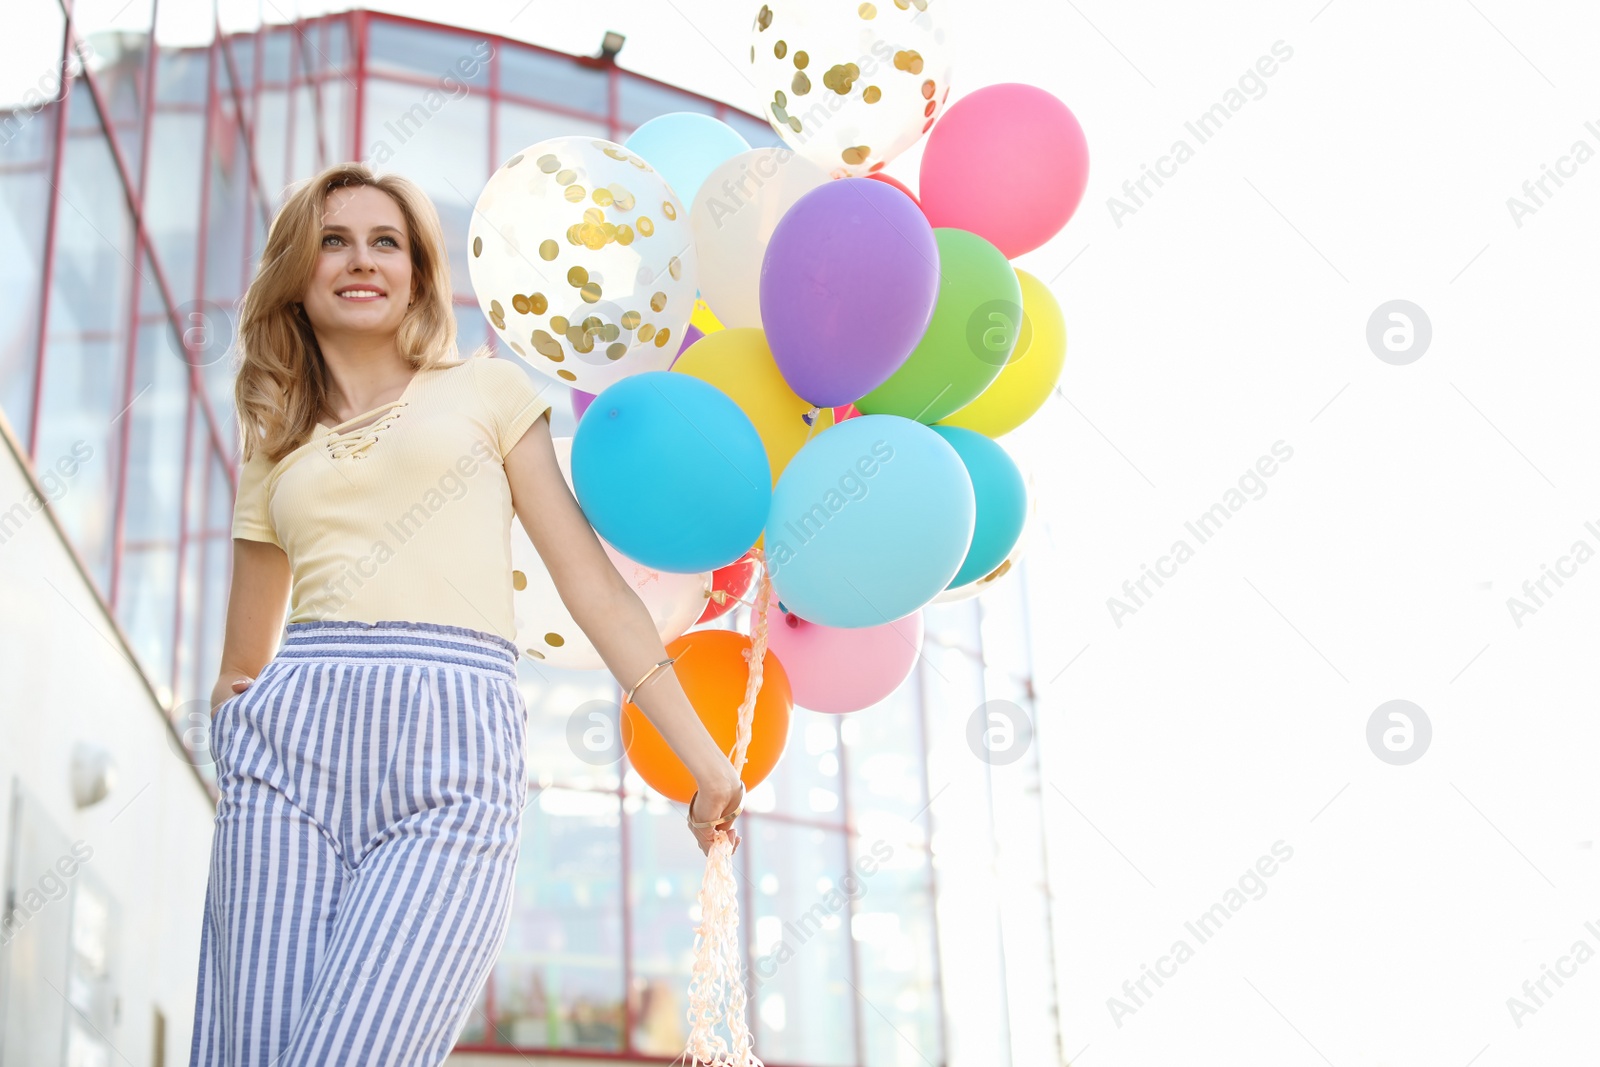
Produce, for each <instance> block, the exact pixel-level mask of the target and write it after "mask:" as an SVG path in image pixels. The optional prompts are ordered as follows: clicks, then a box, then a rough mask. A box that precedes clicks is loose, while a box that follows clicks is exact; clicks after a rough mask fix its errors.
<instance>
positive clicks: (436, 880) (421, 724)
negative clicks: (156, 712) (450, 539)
mask: <svg viewBox="0 0 1600 1067" xmlns="http://www.w3.org/2000/svg"><path fill="white" fill-rule="evenodd" d="M516 657H517V651H516V646H515V645H513V644H512V643H511V642H510V641H507V640H505V639H504V638H501V637H498V636H495V635H493V634H489V633H484V632H480V631H477V630H471V629H466V628H464V627H457V626H445V625H441V624H435V623H418V622H398V621H397V622H378V623H366V622H346V621H323V622H301V623H291V624H289V627H288V630H287V634H286V637H285V639H284V642H283V645H282V647H281V648H280V649H279V651H278V654H277V655H276V656H275V657H274V658H273V659H272V661H271V662H269V663H268V664H267V666H266V667H265V668H264V669H263V670H262V671H261V673H260V675H259V676H258V677H257V678H256V680H255V682H254V684H252V685H251V686H250V688H249V689H247V690H245V691H244V692H243V693H241V694H239V695H237V696H235V697H232V698H230V699H229V700H227V701H225V702H224V703H223V704H222V705H221V706H220V707H219V708H218V709H217V713H216V716H215V718H214V719H213V722H212V729H211V755H212V757H213V759H214V760H215V761H216V771H217V784H218V787H219V789H220V791H221V798H220V800H219V801H218V804H217V814H216V827H215V835H214V837H213V842H212V852H211V870H210V876H209V880H208V883H207V886H206V902H205V916H204V923H203V926H202V928H201V939H200V973H199V983H198V986H199V988H198V991H197V993H196V997H195V1019H194V1034H193V1039H192V1041H191V1045H190V1058H189V1062H190V1067H202V1065H203V1067H212V1065H216V1067H245V1065H251V1067H256V1065H260V1067H267V1065H272V1067H309V1065H313V1064H315V1065H333V1064H386V1065H388V1064H395V1065H411V1064H437V1063H440V1062H441V1061H443V1060H444V1058H445V1056H446V1055H447V1054H448V1053H449V1052H450V1049H451V1047H452V1046H453V1045H454V1044H455V1040H456V1035H457V1034H459V1033H460V1032H461V1029H462V1027H463V1026H464V1025H465V1024H466V1021H467V1017H468V1014H469V1012H470V1011H471V1010H472V1009H473V1006H474V1004H475V1002H476V1000H477V996H478V994H479V992H480V990H481V989H482V988H483V984H484V981H485V980H486V979H487V977H488V974H489V970H490V968H491V967H492V966H493V964H494V961H495V958H496V957H497V955H498V954H499V950H500V946H501V944H502V942H503V941H504V939H505V936H506V930H507V927H508V925H509V922H510V917H511V904H512V888H513V887H512V883H513V878H514V874H515V868H516V861H517V852H518V846H519V831H520V828H521V821H522V808H523V804H524V803H525V802H526V799H527V767H526V757H525V754H524V735H525V729H526V725H527V723H526V714H527V712H526V708H525V706H524V704H523V701H522V696H521V693H520V691H519V690H518V688H517V684H516Z"/></svg>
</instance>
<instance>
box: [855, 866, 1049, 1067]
mask: <svg viewBox="0 0 1600 1067" xmlns="http://www.w3.org/2000/svg"><path fill="white" fill-rule="evenodd" d="M855 869H856V871H857V873H858V874H859V876H860V877H861V885H862V887H863V888H862V889H861V892H860V897H859V899H858V901H857V903H856V914H855V917H854V919H852V921H851V924H850V925H851V934H852V936H853V937H854V938H855V940H856V943H857V947H856V959H857V967H858V969H859V970H858V975H859V982H860V989H861V997H862V999H864V1000H865V1001H866V1002H867V1003H868V1004H870V1005H872V1007H871V1008H868V1009H867V1010H865V1011H862V1012H860V1013H859V1014H860V1017H861V1023H862V1027H863V1029H864V1031H865V1032H864V1035H863V1036H864V1040H865V1042H866V1047H867V1062H868V1063H870V1064H872V1065H873V1067H916V1065H917V1064H922V1063H941V1062H943V1061H944V1056H943V1050H942V1049H941V1048H940V1033H939V1012H940V1010H941V1008H940V1005H939V989H938V985H937V982H936V977H937V973H938V961H937V959H936V957H935V954H934V942H935V934H934V925H933V895H932V893H931V891H930V889H929V875H930V871H929V867H928V854H927V853H926V852H924V851H922V850H921V849H916V848H907V847H902V846H901V845H899V844H898V843H896V842H893V841H889V840H885V839H881V838H880V839H871V840H869V839H867V838H861V839H858V841H857V844H856V848H855ZM1042 929H1043V927H1039V928H1037V929H1035V930H1034V931H1033V936H1034V939H1035V940H1036V941H1037V940H1038V934H1039V931H1040V930H1042ZM1039 1062H1043V1061H1039Z"/></svg>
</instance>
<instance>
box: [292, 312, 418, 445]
mask: <svg viewBox="0 0 1600 1067" xmlns="http://www.w3.org/2000/svg"><path fill="white" fill-rule="evenodd" d="M317 346H318V349H322V358H323V362H325V363H326V366H328V379H330V386H328V400H326V405H325V406H326V416H328V421H330V422H331V424H333V426H338V424H339V422H342V421H347V419H352V418H355V416H357V414H362V413H363V411H371V410H373V408H376V406H379V405H382V403H387V402H390V400H395V398H397V397H398V395H400V392H402V390H403V389H405V387H406V382H410V381H411V376H413V374H414V373H416V370H414V368H413V366H411V363H410V362H408V360H406V358H405V357H403V355H400V346H398V344H397V342H395V338H394V334H389V336H387V338H360V336H357V338H326V339H325V338H317ZM341 413H342V418H341Z"/></svg>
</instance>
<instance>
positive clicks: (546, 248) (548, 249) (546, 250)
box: [539, 240, 561, 263]
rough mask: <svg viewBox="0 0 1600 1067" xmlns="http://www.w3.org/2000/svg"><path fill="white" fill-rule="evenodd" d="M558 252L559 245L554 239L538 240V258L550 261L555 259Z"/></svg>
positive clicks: (559, 249) (559, 250)
mask: <svg viewBox="0 0 1600 1067" xmlns="http://www.w3.org/2000/svg"><path fill="white" fill-rule="evenodd" d="M560 252H561V246H560V245H558V244H556V243H555V242H554V241H550V240H545V241H540V242H539V258H540V259H542V260H544V261H545V262H546V263H548V262H550V261H551V260H552V259H555V258H556V256H557V255H559V254H560Z"/></svg>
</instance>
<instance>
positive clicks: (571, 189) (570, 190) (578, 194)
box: [567, 185, 584, 204]
mask: <svg viewBox="0 0 1600 1067" xmlns="http://www.w3.org/2000/svg"><path fill="white" fill-rule="evenodd" d="M583 196H584V193H583V186H581V185H569V186H567V200H568V201H569V202H571V203H574V204H576V203H577V202H578V201H580V200H582V199H583Z"/></svg>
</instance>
